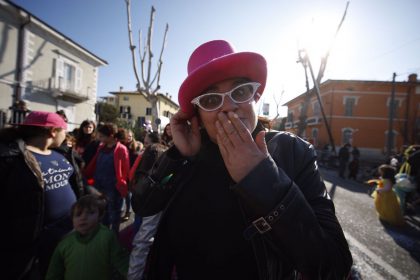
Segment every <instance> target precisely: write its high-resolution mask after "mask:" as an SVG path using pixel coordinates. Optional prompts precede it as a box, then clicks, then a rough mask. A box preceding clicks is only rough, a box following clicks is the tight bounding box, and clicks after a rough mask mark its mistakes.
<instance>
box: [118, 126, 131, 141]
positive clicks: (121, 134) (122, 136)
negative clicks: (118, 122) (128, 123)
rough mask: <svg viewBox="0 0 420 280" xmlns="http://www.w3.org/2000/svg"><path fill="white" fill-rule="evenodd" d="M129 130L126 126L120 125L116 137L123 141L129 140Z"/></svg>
mask: <svg viewBox="0 0 420 280" xmlns="http://www.w3.org/2000/svg"><path fill="white" fill-rule="evenodd" d="M127 137H128V136H127V130H126V129H125V128H122V127H119V128H118V131H117V134H115V138H117V140H118V141H120V142H121V143H125V142H127Z"/></svg>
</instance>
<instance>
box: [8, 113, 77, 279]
mask: <svg viewBox="0 0 420 280" xmlns="http://www.w3.org/2000/svg"><path fill="white" fill-rule="evenodd" d="M66 129H67V124H66V122H65V121H64V119H63V118H62V117H61V116H59V115H58V114H56V113H49V112H40V111H33V112H31V113H30V114H29V115H27V116H26V118H25V120H24V121H23V123H20V124H19V126H18V127H16V128H15V127H12V128H7V129H4V130H2V131H1V132H0V134H1V135H0V139H1V141H0V178H1V180H2V195H1V196H0V197H1V201H0V215H1V217H0V220H1V221H2V223H3V225H4V229H3V230H2V242H1V245H0V246H1V247H0V252H1V253H0V255H1V259H2V260H3V264H4V265H5V266H4V268H5V269H2V277H3V278H4V279H44V277H45V274H46V272H47V269H48V265H49V261H50V257H51V255H52V253H53V251H54V249H55V246H56V245H57V244H58V242H59V241H60V240H61V238H62V237H63V236H64V235H65V234H67V233H68V232H69V231H70V230H71V229H72V223H71V218H70V209H71V206H72V205H73V203H74V202H76V195H75V193H74V192H73V190H72V187H71V185H70V183H69V178H70V176H71V175H72V173H73V167H72V165H71V163H70V162H69V161H68V160H67V159H66V158H65V157H64V156H63V155H61V154H60V153H58V152H56V151H53V150H51V148H53V147H58V146H60V145H61V143H62V142H63V140H64V139H65V137H66ZM32 277H33V278H32Z"/></svg>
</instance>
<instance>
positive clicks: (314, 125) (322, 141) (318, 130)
mask: <svg viewBox="0 0 420 280" xmlns="http://www.w3.org/2000/svg"><path fill="white" fill-rule="evenodd" d="M393 86H394V87H395V91H394V92H395V95H394V106H393V107H394V113H393V118H392V120H393V121H392V137H393V138H392V140H391V141H392V142H391V144H392V145H391V146H393V148H392V151H393V152H399V151H400V149H401V147H402V146H403V145H410V144H419V143H420V112H419V111H420V81H418V80H417V75H416V74H411V75H409V77H408V81H404V82H395V84H393V83H392V82H388V81H386V82H385V81H358V80H327V81H325V82H323V83H322V84H321V85H320V92H321V102H322V104H323V109H324V112H325V116H326V119H327V121H328V123H329V125H330V128H331V134H332V137H333V140H334V144H335V147H336V151H338V148H339V147H341V146H342V145H344V144H345V143H350V144H351V145H352V146H356V147H358V148H359V150H360V151H361V156H362V157H375V158H378V157H381V156H383V155H385V154H386V153H387V147H388V131H389V127H390V108H391V107H392V106H390V104H391V96H392V94H391V93H392V89H393ZM304 100H305V94H301V95H299V96H298V97H296V98H294V99H292V100H290V101H289V102H287V103H286V104H284V105H285V106H287V107H288V116H287V121H286V130H287V131H290V132H293V133H296V134H297V132H298V126H299V122H300V119H301V118H300V116H301V113H302V108H304V104H305V103H304ZM307 104H308V106H307V109H306V116H307V119H306V124H307V125H306V128H305V129H304V130H303V133H302V134H301V136H302V137H303V138H306V139H307V140H308V141H310V142H311V143H313V144H314V146H315V147H316V148H317V149H322V147H323V146H324V145H326V144H328V143H329V137H328V133H327V129H326V127H325V125H324V122H323V118H322V114H321V108H320V106H319V103H318V101H317V97H316V94H315V93H314V92H313V93H311V95H310V101H309V103H307ZM303 111H305V110H303Z"/></svg>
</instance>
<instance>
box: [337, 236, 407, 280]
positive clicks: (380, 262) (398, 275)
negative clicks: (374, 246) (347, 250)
mask: <svg viewBox="0 0 420 280" xmlns="http://www.w3.org/2000/svg"><path fill="white" fill-rule="evenodd" d="M344 235H345V236H346V238H347V239H348V240H349V241H350V243H351V244H353V245H354V246H355V247H357V249H359V250H360V251H361V252H362V253H364V254H365V255H366V256H368V257H369V258H370V259H371V261H372V262H374V263H376V264H377V265H379V266H381V267H382V268H383V269H384V270H385V271H386V272H388V273H389V274H390V275H392V276H394V277H395V278H396V279H399V280H400V279H401V280H403V279H407V278H406V277H405V276H404V275H402V274H401V273H400V272H399V271H397V270H396V269H395V268H393V267H392V266H391V265H389V264H388V263H387V262H385V261H384V260H383V259H382V258H381V257H379V256H378V255H376V254H375V253H374V252H372V251H371V250H369V249H368V248H367V247H366V246H365V245H363V244H362V243H360V242H359V241H357V239H356V238H354V237H353V236H351V235H350V234H349V233H348V232H345V231H344Z"/></svg>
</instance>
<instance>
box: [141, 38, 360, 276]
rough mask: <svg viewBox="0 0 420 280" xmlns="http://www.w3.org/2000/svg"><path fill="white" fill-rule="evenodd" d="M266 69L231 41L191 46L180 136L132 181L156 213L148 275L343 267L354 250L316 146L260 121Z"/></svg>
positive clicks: (176, 129) (314, 271)
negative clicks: (318, 162) (257, 106)
mask: <svg viewBox="0 0 420 280" xmlns="http://www.w3.org/2000/svg"><path fill="white" fill-rule="evenodd" d="M266 77H267V66H266V61H265V59H264V58H263V57H262V56H261V55H259V54H257V53H252V52H235V51H234V49H233V48H232V46H231V45H230V44H229V43H228V42H226V41H222V40H216V41H210V42H207V43H205V44H203V45H201V46H199V47H198V48H197V49H196V50H195V51H194V52H193V53H192V55H191V57H190V59H189V62H188V76H187V78H186V79H185V81H184V82H183V83H182V85H181V87H180V90H179V95H178V98H179V104H180V111H179V112H178V113H177V114H175V115H174V116H173V117H172V119H171V130H172V136H173V141H174V146H172V147H171V148H170V149H169V150H168V151H167V152H165V153H164V154H163V155H162V156H161V157H160V159H159V161H158V162H157V164H155V166H154V168H153V169H152V171H151V172H150V174H149V175H148V176H145V177H144V178H143V179H142V180H139V181H138V183H137V184H136V185H135V187H134V195H133V209H134V210H135V211H136V213H137V214H139V215H141V216H144V217H146V216H151V215H155V214H158V213H160V222H159V223H155V224H156V228H154V229H150V230H151V231H156V233H155V235H154V237H155V238H154V242H153V244H152V245H151V247H150V252H149V257H148V262H149V263H148V266H147V267H148V268H149V269H148V271H146V274H145V275H146V279H170V277H171V274H172V273H173V272H174V271H175V272H176V274H177V276H178V279H241V280H243V279H294V278H296V277H298V276H302V277H303V278H304V279H345V278H346V277H347V275H348V273H349V271H350V267H351V264H352V257H351V254H350V251H349V247H348V244H347V242H346V239H345V237H344V234H343V231H342V229H341V226H340V224H339V223H338V221H337V218H336V216H335V212H334V206H333V203H332V201H331V199H330V198H329V197H328V195H327V191H326V188H325V185H324V183H323V181H322V179H321V176H320V174H319V172H318V169H317V167H316V162H315V160H316V155H315V151H314V149H313V147H312V146H311V145H310V144H309V143H307V142H305V141H303V140H302V139H300V138H298V137H297V136H295V135H292V134H290V133H287V132H278V133H274V132H265V131H264V128H263V127H262V126H261V125H260V124H259V123H258V121H257V115H256V113H255V110H254V109H255V103H256V102H257V101H258V100H259V98H260V97H261V95H262V94H263V91H264V87H265V83H266ZM147 250H148V249H147Z"/></svg>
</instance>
